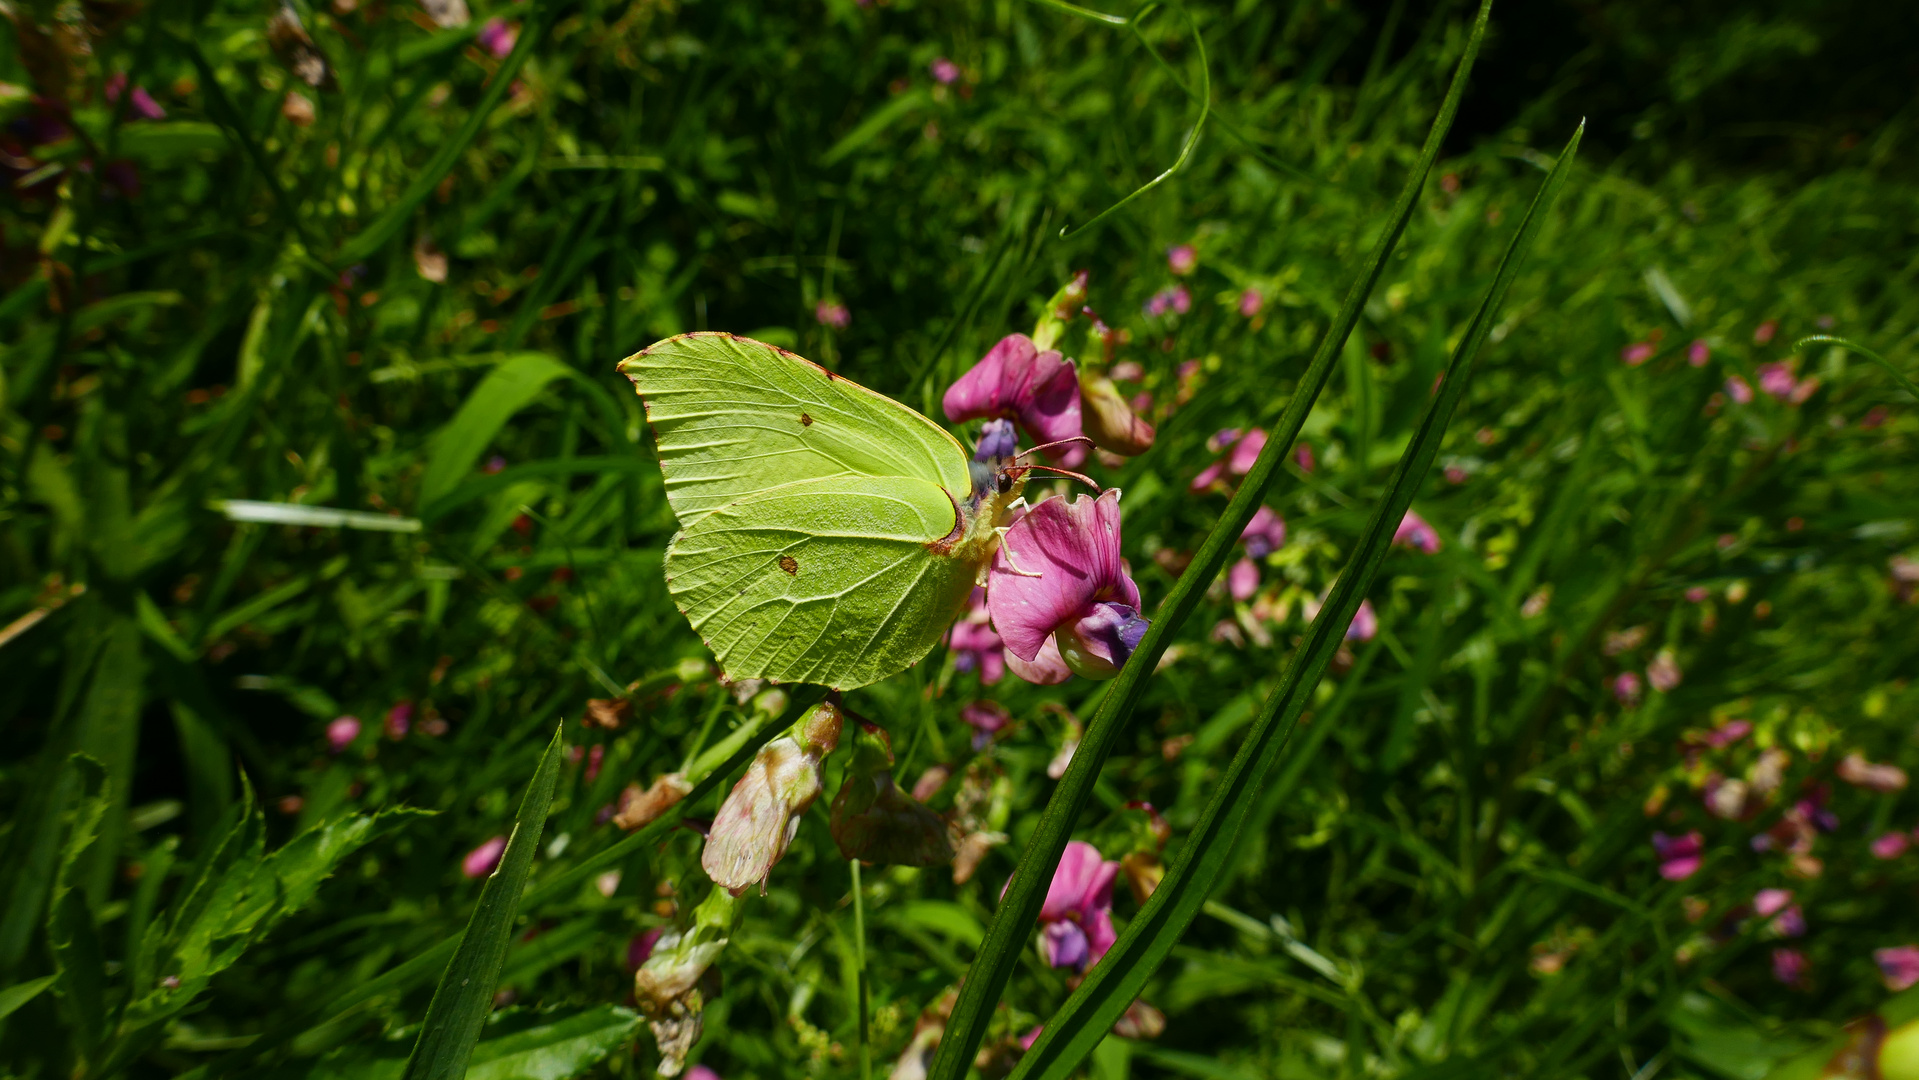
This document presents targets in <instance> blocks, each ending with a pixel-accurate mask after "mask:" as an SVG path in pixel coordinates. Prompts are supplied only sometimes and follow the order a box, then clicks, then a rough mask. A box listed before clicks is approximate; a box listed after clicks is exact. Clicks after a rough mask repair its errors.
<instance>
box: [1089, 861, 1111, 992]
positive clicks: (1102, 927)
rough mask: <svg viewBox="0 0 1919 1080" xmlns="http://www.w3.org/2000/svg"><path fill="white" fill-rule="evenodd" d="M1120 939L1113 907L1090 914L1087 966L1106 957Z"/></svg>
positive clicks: (1109, 864)
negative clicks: (1114, 924) (1115, 924)
mask: <svg viewBox="0 0 1919 1080" xmlns="http://www.w3.org/2000/svg"><path fill="white" fill-rule="evenodd" d="M1106 865H1108V866H1111V867H1113V868H1115V869H1117V868H1118V867H1119V864H1118V863H1107V864H1106ZM1118 940H1119V931H1117V930H1115V929H1113V912H1112V910H1111V908H1103V909H1101V910H1099V911H1095V912H1093V913H1092V915H1090V916H1088V917H1087V919H1086V944H1087V960H1086V966H1087V967H1092V966H1093V965H1094V964H1097V963H1099V962H1100V961H1101V960H1102V959H1104V958H1105V956H1106V950H1108V949H1110V948H1112V947H1113V943H1114V942H1116V941H1118Z"/></svg>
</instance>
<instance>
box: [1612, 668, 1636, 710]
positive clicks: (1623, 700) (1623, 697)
mask: <svg viewBox="0 0 1919 1080" xmlns="http://www.w3.org/2000/svg"><path fill="white" fill-rule="evenodd" d="M1639 690H1640V686H1639V676H1638V675H1635V674H1633V673H1632V672H1630V671H1622V672H1620V673H1619V677H1618V678H1616V679H1614V680H1613V681H1612V696H1613V697H1615V698H1617V699H1619V703H1620V704H1621V705H1624V706H1625V707H1627V708H1628V709H1630V708H1632V707H1633V706H1634V705H1637V704H1639Z"/></svg>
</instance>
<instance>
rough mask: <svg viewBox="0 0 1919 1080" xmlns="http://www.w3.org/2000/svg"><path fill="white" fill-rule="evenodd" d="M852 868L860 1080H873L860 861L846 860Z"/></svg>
mask: <svg viewBox="0 0 1919 1080" xmlns="http://www.w3.org/2000/svg"><path fill="white" fill-rule="evenodd" d="M847 864H848V865H850V866H851V867H852V868H853V962H854V963H855V964H856V965H858V967H859V980H858V990H857V991H856V995H857V997H858V998H859V1001H858V1002H857V1003H856V1005H855V1007H856V1008H857V1009H858V1010H859V1016H860V1080H873V1043H872V1040H871V1038H870V1036H869V1034H868V1032H867V1028H866V902H865V898H864V897H863V896H862V895H861V893H862V890H861V888H860V861H859V860H858V859H848V860H847Z"/></svg>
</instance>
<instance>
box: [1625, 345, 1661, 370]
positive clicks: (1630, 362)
mask: <svg viewBox="0 0 1919 1080" xmlns="http://www.w3.org/2000/svg"><path fill="white" fill-rule="evenodd" d="M1652 354H1653V346H1652V343H1651V342H1649V341H1635V342H1633V343H1632V344H1631V345H1628V346H1626V347H1625V348H1623V349H1621V350H1619V359H1620V360H1621V361H1622V362H1623V363H1624V364H1625V365H1626V366H1627V367H1638V366H1639V365H1641V364H1643V363H1645V362H1646V361H1648V360H1651V359H1652Z"/></svg>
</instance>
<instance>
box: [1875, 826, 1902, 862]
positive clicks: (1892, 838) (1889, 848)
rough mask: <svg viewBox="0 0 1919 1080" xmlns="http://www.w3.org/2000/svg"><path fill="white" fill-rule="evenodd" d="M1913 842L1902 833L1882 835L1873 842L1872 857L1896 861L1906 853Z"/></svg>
mask: <svg viewBox="0 0 1919 1080" xmlns="http://www.w3.org/2000/svg"><path fill="white" fill-rule="evenodd" d="M1911 846H1912V842H1911V841H1910V840H1909V839H1907V838H1906V834H1905V833H1902V832H1889V833H1881V834H1880V835H1879V837H1878V838H1877V839H1875V840H1874V841H1873V842H1872V857H1873V858H1875V859H1896V858H1898V857H1899V856H1901V855H1904V854H1905V853H1906V849H1907V848H1908V847H1911Z"/></svg>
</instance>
